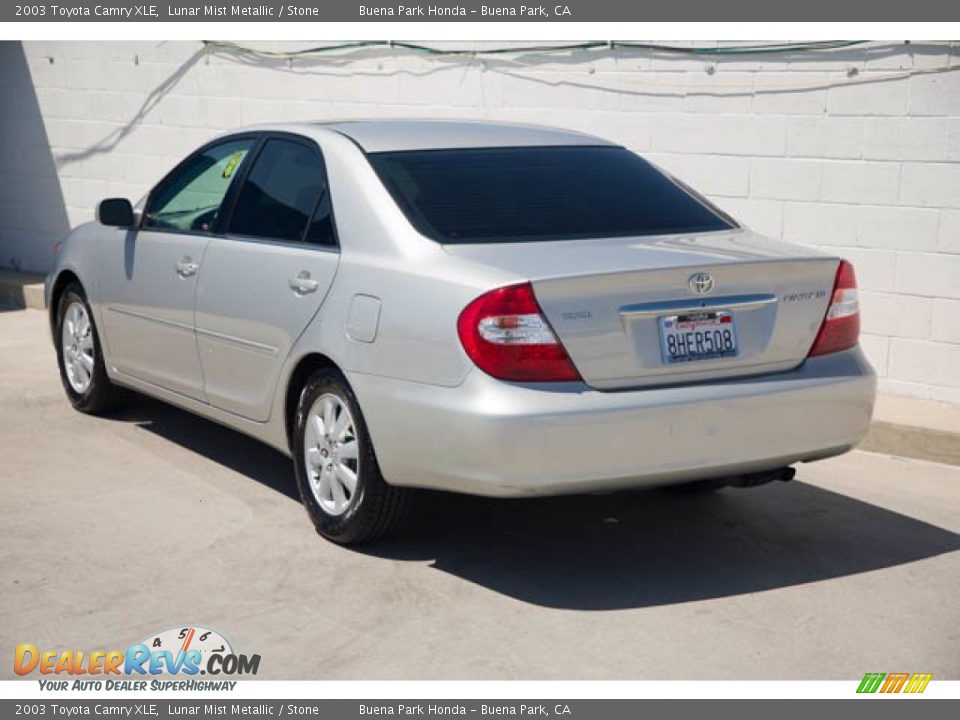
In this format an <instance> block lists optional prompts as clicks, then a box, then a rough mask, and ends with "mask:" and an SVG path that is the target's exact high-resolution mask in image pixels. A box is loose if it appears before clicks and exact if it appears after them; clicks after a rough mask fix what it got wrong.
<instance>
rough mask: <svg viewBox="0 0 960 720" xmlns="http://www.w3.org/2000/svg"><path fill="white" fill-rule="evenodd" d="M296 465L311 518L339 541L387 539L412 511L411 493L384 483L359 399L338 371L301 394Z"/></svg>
mask: <svg viewBox="0 0 960 720" xmlns="http://www.w3.org/2000/svg"><path fill="white" fill-rule="evenodd" d="M293 462H294V467H295V470H296V476H297V487H298V489H299V491H300V498H301V500H302V502H303V505H304V507H305V508H306V510H307V513H308V514H309V515H310V519H311V520H312V521H313V524H314V525H315V526H316V529H317V532H318V533H320V534H321V535H322V536H323V537H325V538H327V539H328V540H332V541H333V542H335V543H339V544H341V545H359V544H362V543H367V542H372V541H374V540H378V539H381V538H384V537H386V536H388V535H390V534H392V533H394V532H395V531H396V530H397V529H398V528H399V527H400V525H401V524H402V522H403V520H404V519H405V517H406V515H407V513H408V511H409V507H410V496H411V491H409V490H406V489H404V488H397V487H393V486H391V485H388V484H387V483H386V481H385V480H384V479H383V475H381V473H380V466H379V465H378V464H377V458H376V455H375V454H374V452H373V444H372V442H371V440H370V434H369V432H368V431H367V426H366V423H365V422H364V419H363V414H362V413H361V412H360V406H359V404H358V403H357V399H356V396H354V394H353V391H352V390H351V389H350V386H349V385H348V384H347V382H346V379H345V378H344V377H343V376H342V375H341V374H340V373H339V372H337V371H336V370H334V369H332V368H325V369H322V370H318V371H317V372H315V373H314V374H313V375H311V376H310V378H309V380H307V383H306V384H305V385H304V388H303V391H302V392H301V393H300V400H299V402H298V404H297V414H296V418H295V423H294V434H293Z"/></svg>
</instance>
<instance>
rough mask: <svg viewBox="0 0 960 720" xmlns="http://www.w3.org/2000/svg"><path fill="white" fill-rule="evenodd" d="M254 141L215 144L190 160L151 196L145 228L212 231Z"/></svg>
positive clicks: (145, 216) (145, 218) (243, 140)
mask: <svg viewBox="0 0 960 720" xmlns="http://www.w3.org/2000/svg"><path fill="white" fill-rule="evenodd" d="M255 144H256V139H255V138H243V139H238V140H230V141H227V142H223V143H219V144H217V145H213V146H211V147H209V148H207V149H206V150H203V151H202V152H200V153H198V154H197V155H195V156H193V157H192V158H190V159H188V160H187V161H186V162H185V163H184V164H183V165H182V166H181V167H180V168H178V169H177V170H175V171H174V172H173V173H172V174H171V175H169V176H168V177H167V178H165V179H164V180H163V182H161V183H160V185H158V186H157V187H156V189H154V191H153V192H152V193H151V194H150V199H149V200H148V202H147V208H146V212H145V213H144V217H143V227H147V228H160V229H167V230H194V231H200V232H209V231H211V230H212V229H213V227H214V224H215V223H216V220H217V216H218V214H219V212H220V206H221V204H222V203H223V198H224V197H225V196H226V194H227V190H228V189H229V187H230V183H232V182H233V179H234V178H235V177H236V176H237V175H238V174H239V170H240V166H241V165H242V164H243V161H244V158H246V156H247V153H249V152H250V150H251V148H253V146H254V145H255Z"/></svg>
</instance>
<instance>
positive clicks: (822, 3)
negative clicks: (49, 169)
mask: <svg viewBox="0 0 960 720" xmlns="http://www.w3.org/2000/svg"><path fill="white" fill-rule="evenodd" d="M958 19H960V2H944V0H912V2H909V3H903V2H893V1H892V0H806V1H805V2H802V3H786V2H780V3H774V2H770V0H724V1H723V2H716V1H715V0H713V1H708V0H686V2H683V3H665V2H638V0H565V1H564V2H561V3H556V0H550V2H547V3H545V4H542V5H538V4H536V3H535V2H534V1H533V0H530V2H529V4H528V3H519V2H513V1H511V0H487V1H486V2H474V1H473V0H463V1H461V2H450V0H436V1H435V2H424V3H420V2H416V0H414V1H412V2H409V3H405V4H396V3H393V2H382V1H378V0H296V1H295V2H280V1H278V0H262V1H260V2H253V1H252V0H242V1H241V2H216V1H214V2H200V1H198V0H179V1H175V2H170V3H156V4H150V3H142V4H141V3H135V2H118V1H116V0H115V1H114V2H110V1H109V0H108V1H106V2H103V1H100V2H98V1H97V0H62V2H61V1H58V2H25V3H23V4H19V3H17V4H8V3H3V4H2V6H0V22H18V21H19V22H105V21H106V22H171V21H177V22H191V21H193V22H357V21H373V22H378V21H379V22H384V21H386V22H404V21H408V22H431V21H432V22H571V21H573V22H683V21H697V22H725V21H726V22H750V21H766V22H800V21H818V20H822V21H830V22H850V21H855V22H890V21H893V22H911V21H912V22H918V21H936V22H947V21H954V20H958Z"/></svg>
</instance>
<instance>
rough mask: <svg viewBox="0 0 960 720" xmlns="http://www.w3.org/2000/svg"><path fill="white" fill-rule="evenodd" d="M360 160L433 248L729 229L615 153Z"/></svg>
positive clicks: (652, 171)
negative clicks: (433, 243)
mask: <svg viewBox="0 0 960 720" xmlns="http://www.w3.org/2000/svg"><path fill="white" fill-rule="evenodd" d="M369 158H370V162H371V163H372V165H373V167H374V169H375V170H376V172H377V174H378V175H379V176H380V180H381V181H382V182H383V184H384V185H385V186H386V187H387V189H388V190H389V191H390V193H391V195H393V197H394V199H395V200H396V202H397V204H398V205H399V206H400V207H401V209H402V210H403V211H404V213H405V214H406V216H407V218H408V219H409V220H410V222H411V223H412V224H413V225H414V227H416V228H417V230H419V231H420V232H421V233H422V234H424V235H426V236H427V237H429V238H432V239H434V240H436V241H438V242H441V243H495V242H502V243H510V242H529V241H537V240H574V239H582V238H602V237H630V236H643V235H666V234H677V233H691V232H709V231H714V230H727V229H730V228H733V227H736V226H735V225H734V223H733V222H732V221H730V220H729V218H727V217H726V216H725V215H723V214H722V213H721V212H720V211H719V210H717V209H715V208H713V207H712V206H711V205H710V204H709V203H707V201H706V200H704V199H703V198H700V197H697V196H695V195H694V194H693V193H691V192H689V191H688V190H686V189H684V188H683V187H681V186H680V185H679V184H677V183H676V182H674V181H673V180H672V179H671V178H670V177H668V176H667V175H665V174H664V173H662V172H660V171H659V170H657V169H656V168H655V167H654V166H653V165H651V164H650V163H648V162H647V161H646V160H643V159H642V158H640V157H638V156H637V155H634V154H633V153H632V152H630V151H629V150H626V149H625V148H620V147H606V146H594V147H523V148H484V149H462V150H419V151H404V152H387V153H372V154H370V155H369Z"/></svg>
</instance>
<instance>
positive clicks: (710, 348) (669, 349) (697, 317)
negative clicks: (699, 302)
mask: <svg viewBox="0 0 960 720" xmlns="http://www.w3.org/2000/svg"><path fill="white" fill-rule="evenodd" d="M659 322H660V351H661V354H662V355H663V361H664V362H665V363H681V362H693V361H695V360H715V359H717V358H729V357H736V356H737V323H736V320H735V319H734V317H733V313H732V312H729V311H727V310H716V311H710V312H694V313H687V314H685V315H668V316H666V317H661V318H659Z"/></svg>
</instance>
